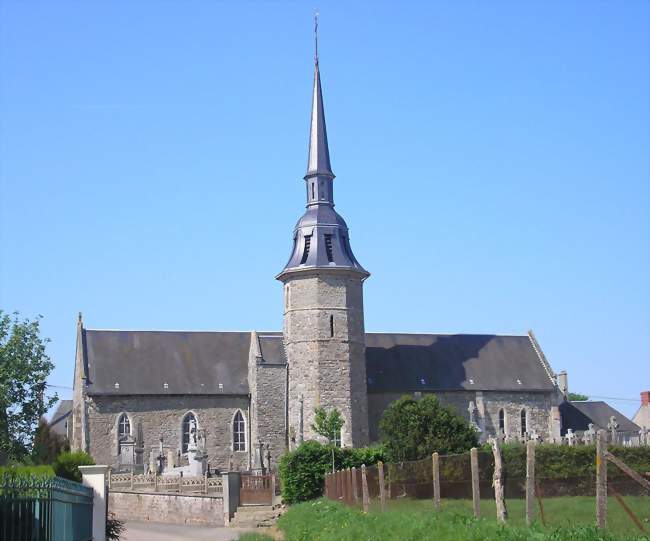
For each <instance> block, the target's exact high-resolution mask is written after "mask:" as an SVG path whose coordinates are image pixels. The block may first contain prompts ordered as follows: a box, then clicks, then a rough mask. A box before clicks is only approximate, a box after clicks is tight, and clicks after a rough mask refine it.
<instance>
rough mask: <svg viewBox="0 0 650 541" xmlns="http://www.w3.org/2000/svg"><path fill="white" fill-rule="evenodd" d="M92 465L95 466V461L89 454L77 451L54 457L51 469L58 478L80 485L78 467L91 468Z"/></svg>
mask: <svg viewBox="0 0 650 541" xmlns="http://www.w3.org/2000/svg"><path fill="white" fill-rule="evenodd" d="M93 464H95V461H94V460H93V459H92V457H91V456H90V455H89V454H86V453H84V452H81V451H79V452H76V453H61V454H60V455H59V456H58V457H56V460H55V461H54V464H52V467H53V468H54V473H55V474H56V475H57V476H58V477H63V478H64V479H69V480H70V481H77V482H78V483H81V472H80V471H79V466H92V465H93Z"/></svg>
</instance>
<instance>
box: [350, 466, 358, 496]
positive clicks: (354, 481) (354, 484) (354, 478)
mask: <svg viewBox="0 0 650 541" xmlns="http://www.w3.org/2000/svg"><path fill="white" fill-rule="evenodd" d="M351 471H352V498H353V499H354V503H355V504H357V503H359V490H358V488H357V469H356V468H355V467H354V466H352V470H351Z"/></svg>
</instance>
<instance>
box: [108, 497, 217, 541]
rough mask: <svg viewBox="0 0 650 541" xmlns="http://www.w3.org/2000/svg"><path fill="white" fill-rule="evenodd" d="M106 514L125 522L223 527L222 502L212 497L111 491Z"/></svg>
mask: <svg viewBox="0 0 650 541" xmlns="http://www.w3.org/2000/svg"><path fill="white" fill-rule="evenodd" d="M108 511H109V513H115V515H116V516H117V518H119V519H120V520H125V521H129V520H132V521H145V522H146V521H151V522H166V523H168V524H200V525H205V526H223V525H224V511H223V498H219V497H214V496H199V495H191V496H190V495H185V494H156V493H136V492H115V491H111V492H110V493H109V496H108ZM127 535H128V531H127Z"/></svg>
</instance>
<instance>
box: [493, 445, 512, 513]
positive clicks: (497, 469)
mask: <svg viewBox="0 0 650 541" xmlns="http://www.w3.org/2000/svg"><path fill="white" fill-rule="evenodd" d="M490 443H491V445H492V453H493V454H494V476H493V477H492V486H493V487H494V500H495V502H496V506H497V520H499V521H500V522H505V521H506V519H507V518H508V510H507V509H506V500H505V498H504V497H503V479H502V475H503V461H502V460H501V448H500V444H499V438H492V439H491V441H490Z"/></svg>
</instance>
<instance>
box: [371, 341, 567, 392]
mask: <svg viewBox="0 0 650 541" xmlns="http://www.w3.org/2000/svg"><path fill="white" fill-rule="evenodd" d="M366 376H367V378H368V392H385V391H396V392H402V391H456V390H472V391H481V390H483V391H511V390H514V391H549V390H552V389H554V387H555V383H554V382H553V381H552V379H551V375H550V374H549V372H548V371H547V369H546V367H545V365H544V364H543V363H542V361H541V359H540V358H539V355H538V354H537V352H536V350H535V348H534V347H533V344H532V342H531V340H530V338H529V337H528V336H525V335H524V336H496V335H487V334H485V335H483V334H393V333H381V334H375V333H369V334H366Z"/></svg>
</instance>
